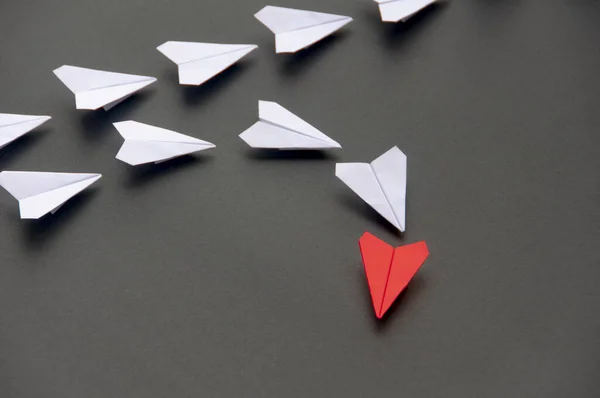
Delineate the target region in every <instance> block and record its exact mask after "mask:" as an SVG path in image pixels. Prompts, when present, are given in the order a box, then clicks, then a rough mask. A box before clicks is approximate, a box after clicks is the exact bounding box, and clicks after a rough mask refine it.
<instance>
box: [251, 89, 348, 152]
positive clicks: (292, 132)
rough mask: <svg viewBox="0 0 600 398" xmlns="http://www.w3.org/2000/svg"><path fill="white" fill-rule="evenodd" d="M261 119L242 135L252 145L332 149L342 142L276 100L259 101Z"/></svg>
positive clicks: (260, 146)
mask: <svg viewBox="0 0 600 398" xmlns="http://www.w3.org/2000/svg"><path fill="white" fill-rule="evenodd" d="M258 117H259V120H258V122H256V123H255V124H254V125H252V126H251V127H250V128H248V129H247V130H246V131H244V132H243V133H242V134H240V138H241V139H242V140H244V141H245V142H246V143H247V144H248V145H250V146H251V147H253V148H270V149H330V148H341V145H340V144H338V143H337V142H335V141H334V140H332V139H331V138H329V137H328V136H326V135H325V134H323V133H322V132H320V131H319V130H317V129H316V128H314V127H313V126H311V125H310V124H308V123H306V122H305V121H304V120H302V119H300V118H299V117H298V116H296V115H294V114H293V113H291V112H290V111H288V110H287V109H285V108H284V107H282V106H281V105H279V104H277V103H275V102H269V101H258Z"/></svg>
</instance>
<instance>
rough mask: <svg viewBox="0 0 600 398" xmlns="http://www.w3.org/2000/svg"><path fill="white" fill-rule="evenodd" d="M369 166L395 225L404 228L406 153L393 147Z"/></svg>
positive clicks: (400, 228) (401, 229)
mask: <svg viewBox="0 0 600 398" xmlns="http://www.w3.org/2000/svg"><path fill="white" fill-rule="evenodd" d="M371 168H372V169H373V172H374V173H375V177H376V178H377V181H378V182H379V185H380V186H381V189H382V190H383V193H384V195H385V198H386V200H387V202H388V203H389V205H390V207H391V209H392V212H393V213H394V219H395V220H396V224H395V225H396V226H397V227H398V229H399V230H400V231H402V232H404V230H405V229H406V155H405V154H404V153H402V151H401V150H400V149H398V147H393V148H392V149H390V150H389V151H387V152H386V153H384V154H383V155H381V156H380V157H378V158H377V159H375V160H374V161H373V162H371Z"/></svg>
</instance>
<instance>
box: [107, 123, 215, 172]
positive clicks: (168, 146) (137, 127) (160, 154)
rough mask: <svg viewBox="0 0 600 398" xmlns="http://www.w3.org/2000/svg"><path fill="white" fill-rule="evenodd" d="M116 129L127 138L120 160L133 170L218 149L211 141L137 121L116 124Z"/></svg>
mask: <svg viewBox="0 0 600 398" xmlns="http://www.w3.org/2000/svg"><path fill="white" fill-rule="evenodd" d="M113 126H115V128H116V129H117V130H119V133H120V134H121V135H122V136H123V138H125V142H124V143H123V146H122V147H121V149H120V150H119V153H117V159H119V160H121V161H123V162H125V163H128V164H130V165H132V166H137V165H139V164H144V163H152V162H154V163H161V162H164V161H167V160H169V159H173V158H176V157H178V156H183V155H188V154H190V153H193V152H198V151H203V150H205V149H210V148H214V147H215V145H214V144H211V143H210V142H207V141H202V140H199V139H197V138H194V137H190V136H188V135H184V134H180V133H176V132H174V131H171V130H167V129H163V128H160V127H155V126H151V125H149V124H144V123H140V122H134V121H133V120H128V121H126V122H118V123H113Z"/></svg>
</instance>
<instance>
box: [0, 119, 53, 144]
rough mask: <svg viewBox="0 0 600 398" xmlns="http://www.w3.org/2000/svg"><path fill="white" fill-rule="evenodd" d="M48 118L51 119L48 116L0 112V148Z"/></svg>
mask: <svg viewBox="0 0 600 398" xmlns="http://www.w3.org/2000/svg"><path fill="white" fill-rule="evenodd" d="M50 119H52V118H51V117H50V116H34V115H13V114H11V113H0V149H2V148H3V147H5V146H6V145H8V144H10V143H11V142H13V141H14V140H16V139H17V138H19V137H22V136H24V135H25V134H27V133H29V132H30V131H31V130H33V129H34V128H36V127H38V126H40V125H42V124H44V123H46V122H47V121H48V120H50Z"/></svg>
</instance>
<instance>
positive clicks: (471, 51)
mask: <svg viewBox="0 0 600 398" xmlns="http://www.w3.org/2000/svg"><path fill="white" fill-rule="evenodd" d="M276 4H278V5H282V6H290V7H296V8H304V9H313V10H318V11H323V12H332V13H339V14H345V15H349V16H352V17H353V18H354V19H355V21H354V22H353V23H351V24H349V25H348V26H347V27H346V28H345V29H344V30H343V32H341V33H340V34H338V35H336V36H335V37H334V38H332V39H329V40H326V41H324V42H323V43H322V44H319V45H317V46H315V47H314V48H312V49H310V50H309V51H305V52H303V53H301V54H298V55H296V56H285V55H276V54H275V53H274V39H273V35H272V34H271V33H270V32H269V31H268V30H267V29H266V28H265V27H264V26H262V25H261V24H260V23H259V22H258V21H256V20H255V19H254V18H253V16H252V15H253V14H254V13H255V12H256V11H258V10H259V9H260V8H262V6H264V5H265V3H264V1H262V0H261V1H259V0H239V1H224V0H204V1H199V0H187V1H184V0H182V1H165V0H162V1H158V0H155V1H146V0H136V1H123V0H102V1H98V0H72V1H45V0H44V1H42V0H39V1H23V0H19V1H17V0H4V1H2V5H0V51H1V53H0V112H10V113H30V114H49V115H52V117H53V119H52V120H51V121H50V122H48V123H47V124H46V125H45V126H44V127H43V128H41V129H39V130H38V131H36V132H34V133H32V134H31V135H30V136H28V137H26V138H24V139H22V140H20V141H19V142H17V143H14V144H12V145H10V146H9V147H6V148H5V149H3V150H2V152H1V153H0V169H2V170H6V169H8V170H40V171H70V172H97V173H102V174H103V175H104V178H103V179H101V180H100V181H99V182H98V183H97V184H96V185H95V189H91V190H89V191H88V192H86V193H85V194H82V195H80V196H79V197H77V198H75V199H73V200H71V201H70V202H69V203H68V204H67V205H66V206H64V207H63V208H62V209H61V210H60V212H59V213H57V214H56V215H55V216H49V217H46V218H44V219H42V220H39V221H22V220H20V219H19V215H18V206H17V202H16V201H15V200H13V199H12V198H11V197H10V196H9V195H8V194H6V192H0V262H1V265H0V397H2V398H81V397H86V398H106V397H127V398H137V397H139V398H155V397H169V398H175V397H177V398H180V397H309V396H312V397H338V396H343V397H372V396H381V397H392V396H403V397H419V398H428V397H460V398H462V397H561V398H562V397H567V396H568V397H597V396H599V394H600V381H599V379H598V374H599V373H600V341H599V339H600V337H599V336H600V316H599V314H600V287H599V283H598V282H599V280H600V268H599V266H600V261H599V260H600V255H599V254H600V250H599V249H598V243H597V242H598V239H599V238H600V234H599V229H598V222H599V221H600V218H599V206H598V204H599V199H600V195H599V193H600V189H599V188H600V187H599V182H600V178H599V177H600V157H599V156H598V148H599V144H600V112H599V110H598V105H599V103H600V82H599V77H598V76H599V72H600V51H599V50H600V2H598V1H593V0H522V1H519V0H506V1H493V0H456V1H452V2H450V3H447V4H446V5H442V6H437V7H435V8H432V9H430V10H428V11H427V12H424V13H423V14H422V15H420V16H418V17H416V18H414V19H413V20H411V21H410V22H409V23H407V24H405V25H398V26H394V25H388V24H383V23H382V22H381V21H380V20H379V15H378V11H377V6H376V4H375V3H374V2H371V1H368V0H327V1H323V0H280V1H278V3H276ZM167 40H190V41H208V42H223V43H255V44H258V45H259V46H260V48H259V49H258V50H257V51H255V52H254V53H252V54H251V55H250V56H249V57H248V58H247V59H246V60H245V61H243V62H242V63H241V64H239V66H236V67H234V68H233V69H232V70H230V71H228V72H226V73H224V74H223V75H222V76H220V77H218V78H217V79H215V80H213V81H211V82H210V83H208V84H205V85H204V86H203V87H200V88H186V87H181V86H179V85H178V84H177V74H176V66H175V65H174V64H172V63H171V62H170V61H169V60H168V59H166V58H165V57H164V56H162V55H161V54H160V53H159V52H158V51H156V50H155V47H156V46H158V45H159V44H161V43H163V42H165V41H167ZM63 64H72V65H78V66H84V67H90V68H97V69H104V70H111V71H119V72H125V73H134V74H143V75H150V76H156V77H157V78H158V82H157V83H155V84H154V85H152V86H150V88H149V89H147V90H145V91H144V93H143V94H141V95H138V96H136V97H134V98H131V99H129V100H127V101H126V102H124V103H123V104H121V105H119V106H118V107H116V108H115V109H113V110H112V111H110V112H108V113H105V112H104V111H102V110H100V111H97V112H87V111H77V110H75V106H74V97H73V95H72V94H71V93H70V92H69V91H68V89H67V88H66V87H64V86H63V85H62V84H61V82H60V81H59V80H58V79H57V78H55V76H54V75H53V74H52V70H53V69H54V68H56V67H59V66H61V65H63ZM258 99H264V100H271V101H276V102H279V103H280V104H282V105H283V106H285V107H287V108H288V109H290V110H291V111H293V112H294V113H296V114H297V115H299V116H300V117H302V118H304V119H305V120H307V121H308V122H310V123H311V124H313V125H315V126H316V127H318V128H320V129H321V130H322V131H324V132H325V133H327V134H329V135H330V136H331V137H332V138H334V139H335V140H338V141H339V142H340V143H341V144H342V145H343V147H344V149H343V150H342V151H338V152H334V153H331V154H329V153H327V154H319V153H317V154H311V153H300V154H298V153H296V154H293V153H292V154H279V153H276V154H273V153H262V152H256V151H252V150H250V149H249V148H248V147H247V146H246V145H245V144H244V142H243V141H241V140H240V139H239V138H238V137H237V136H238V134H239V133H241V132H242V131H243V130H244V129H245V128H247V127H248V126H250V125H251V124H252V123H254V122H255V121H256V119H257V100H258ZM128 119H133V120H137V121H141V122H145V123H149V124H154V125H158V126H161V127H165V128H169V129H173V130H176V131H180V132H182V133H185V134H190V135H193V136H196V137H199V138H202V139H206V140H208V141H211V142H214V143H215V144H216V145H217V148H216V149H215V150H212V151H210V152H205V153H202V154H198V155H197V156H194V157H191V158H186V159H183V160H179V161H174V162H171V163H168V164H166V165H163V166H158V167H139V168H132V167H130V166H128V165H126V164H124V163H121V162H119V161H117V160H115V159H114V156H115V154H116V153H117V151H118V149H119V147H120V145H121V143H122V139H121V137H120V136H119V134H118V133H117V132H116V130H115V129H114V128H113V127H112V122H115V121H121V120H128ZM393 145H398V146H399V147H400V148H401V149H402V150H403V151H404V152H405V153H406V154H407V156H408V159H409V175H408V178H409V183H408V210H407V232H406V233H405V234H404V235H403V236H400V235H398V234H397V233H395V232H394V231H393V230H392V229H391V228H390V227H389V226H388V225H387V224H386V222H385V221H384V220H383V219H382V218H381V217H379V216H378V215H377V214H376V213H375V212H374V211H373V210H371V209H370V208H369V207H368V206H367V205H365V204H364V203H363V202H362V201H361V200H360V199H359V198H358V197H357V196H355V195H354V194H353V193H352V192H351V191H350V190H349V189H348V188H347V187H346V186H344V185H343V184H342V183H341V182H340V181H338V180H337V179H336V178H335V177H334V174H333V173H334V164H335V162H336V161H371V160H372V159H374V158H375V157H377V156H378V155H379V154H381V153H383V152H384V151H386V150H387V149H389V148H390V147H392V146H393ZM365 231H370V232H372V233H374V234H376V235H378V236H379V237H381V238H383V239H385V240H386V241H388V242H390V243H391V244H393V245H400V244H406V243H412V242H415V241H419V240H426V241H427V243H428V245H429V248H430V251H431V256H430V258H429V260H428V261H427V262H426V264H425V265H424V267H423V268H422V269H421V271H420V272H419V274H418V276H417V277H416V279H415V280H413V282H412V283H411V285H410V287H409V289H408V291H407V292H406V293H405V294H403V296H402V297H401V299H400V300H399V302H398V303H397V304H396V305H395V306H394V307H393V308H392V310H391V312H390V314H389V316H388V317H387V319H385V320H384V321H383V322H378V321H376V319H375V317H374V314H373V312H372V307H371V303H370V299H369V295H368V290H367V287H366V282H365V278H364V275H363V271H362V268H361V267H362V266H361V262H360V254H359V251H358V245H357V240H358V238H359V237H360V235H361V234H362V233H363V232H365Z"/></svg>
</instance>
